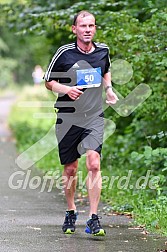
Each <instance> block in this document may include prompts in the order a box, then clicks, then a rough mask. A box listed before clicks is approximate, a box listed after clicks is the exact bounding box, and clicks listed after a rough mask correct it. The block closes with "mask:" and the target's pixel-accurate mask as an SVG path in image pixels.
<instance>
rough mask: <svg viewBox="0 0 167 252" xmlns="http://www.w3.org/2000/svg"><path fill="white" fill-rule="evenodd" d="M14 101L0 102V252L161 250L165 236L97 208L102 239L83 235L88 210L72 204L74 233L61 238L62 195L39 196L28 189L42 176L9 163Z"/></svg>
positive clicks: (12, 152) (13, 155) (13, 154)
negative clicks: (75, 210)
mask: <svg viewBox="0 0 167 252" xmlns="http://www.w3.org/2000/svg"><path fill="white" fill-rule="evenodd" d="M14 100H15V97H14V96H13V95H11V94H10V95H6V96H5V97H2V98H0V252H35V251H38V252H44V251H45V252H46V251H54V252H61V251H62V252H67V251H68V252H69V251H73V252H78V251H79V252H85V251H91V252H103V251H107V252H108V251H113V252H131V251H133V252H141V251H142V252H143V251H144V252H152V251H158V249H159V250H165V249H167V246H166V245H165V241H166V240H167V239H166V238H165V237H161V236H158V235H154V234H145V232H143V230H142V229H138V228H136V227H134V226H132V225H131V220H130V219H129V218H127V217H125V216H117V215H107V214H104V210H103V209H104V206H105V205H104V204H102V203H100V206H99V215H101V216H102V220H101V222H102V224H103V226H104V228H105V229H106V231H107V235H106V236H105V237H99V238H97V237H93V236H92V235H88V234H86V233H85V232H84V229H85V222H86V220H87V215H88V205H87V204H81V203H82V202H81V201H80V200H77V199H76V204H77V206H78V211H79V216H78V220H77V229H76V233H75V234H73V235H65V234H63V233H62V230H61V226H62V223H63V220H64V212H65V209H66V204H65V198H64V195H63V193H62V191H60V190H58V189H56V188H53V189H52V190H51V191H50V192H48V189H47V187H46V188H45V190H44V191H43V192H41V188H40V187H39V188H37V189H32V185H31V182H32V180H31V179H32V178H34V176H37V177H40V176H42V174H41V173H40V172H39V171H38V170H37V169H35V168H34V167H32V168H31V170H26V171H23V170H21V169H20V168H19V167H17V165H16V163H15V160H16V158H17V156H18V153H17V151H16V146H15V141H14V138H13V136H12V134H11V131H10V129H9V128H8V125H7V119H8V116H9V112H10V108H11V105H12V104H13V102H14ZM27 174H29V176H27V177H26V175H27ZM14 177H15V179H14ZM26 178H27V180H26ZM34 181H35V180H34ZM19 183H20V184H19Z"/></svg>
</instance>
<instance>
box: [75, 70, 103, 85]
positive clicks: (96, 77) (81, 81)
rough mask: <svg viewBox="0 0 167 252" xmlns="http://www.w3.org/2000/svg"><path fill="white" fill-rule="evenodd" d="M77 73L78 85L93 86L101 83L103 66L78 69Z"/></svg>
mask: <svg viewBox="0 0 167 252" xmlns="http://www.w3.org/2000/svg"><path fill="white" fill-rule="evenodd" d="M76 74H77V86H80V87H83V88H92V87H99V86H100V85H101V67H97V68H89V69H82V70H76Z"/></svg>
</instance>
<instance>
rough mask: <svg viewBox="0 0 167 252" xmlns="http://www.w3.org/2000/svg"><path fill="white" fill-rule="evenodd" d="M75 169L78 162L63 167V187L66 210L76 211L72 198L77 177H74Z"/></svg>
mask: <svg viewBox="0 0 167 252" xmlns="http://www.w3.org/2000/svg"><path fill="white" fill-rule="evenodd" d="M77 169H78V160H76V161H74V162H73V163H70V164H66V165H65V166H64V172H63V185H64V191H65V197H66V201H67V206H68V210H76V206H75V202H74V196H75V191H76V185H77V177H76V173H77Z"/></svg>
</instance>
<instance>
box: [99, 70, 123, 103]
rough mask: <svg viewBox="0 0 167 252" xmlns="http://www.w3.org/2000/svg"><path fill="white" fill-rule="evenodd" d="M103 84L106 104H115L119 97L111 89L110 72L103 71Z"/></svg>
mask: <svg viewBox="0 0 167 252" xmlns="http://www.w3.org/2000/svg"><path fill="white" fill-rule="evenodd" d="M103 86H104V88H105V91H106V98H107V99H106V103H107V104H109V105H110V104H115V103H116V102H117V101H118V100H119V99H118V97H117V95H116V94H115V93H114V91H113V90H112V85H111V73H110V72H108V73H105V75H104V77H103Z"/></svg>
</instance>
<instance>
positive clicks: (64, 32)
mask: <svg viewBox="0 0 167 252" xmlns="http://www.w3.org/2000/svg"><path fill="white" fill-rule="evenodd" d="M4 2H5V1H4ZM54 2H55V1H52V0H50V1H47V3H45V2H43V1H42V0H38V1H36V3H34V1H28V3H27V2H26V1H25V2H24V4H23V3H22V4H21V3H20V2H19V1H15V3H13V4H12V3H11V5H8V4H4V5H3V8H2V9H3V10H4V11H3V13H2V17H3V18H2V21H1V22H2V23H3V22H4V23H7V24H8V25H9V26H10V29H11V31H13V32H15V34H14V33H13V34H12V33H10V34H9V33H8V32H7V31H8V30H7V28H5V29H4V28H3V25H1V30H2V33H1V34H2V35H1V36H2V37H1V40H0V53H1V56H2V57H1V60H0V65H1V69H4V66H6V67H5V71H4V72H3V73H2V74H4V77H3V78H4V79H5V80H6V82H5V85H4V82H3V81H2V78H1V81H0V85H1V88H2V89H4V86H5V87H10V86H9V83H11V82H13V83H15V84H16V85H17V86H18V87H19V90H20V92H19V98H18V101H17V103H16V105H15V106H14V108H13V111H12V113H11V117H10V126H11V128H12V130H13V132H14V135H15V137H16V140H17V146H18V151H19V152H20V153H22V152H23V151H25V150H26V149H28V148H29V147H30V146H32V145H33V144H35V143H36V142H38V141H39V140H40V139H43V141H41V142H40V148H41V149H42V148H46V149H48V150H49V148H50V149H52V148H51V147H50V146H48V145H49V141H50V138H43V137H44V136H46V135H47V133H48V131H49V129H50V128H51V127H52V126H54V123H55V120H56V113H55V111H54V109H53V107H52V103H53V104H54V101H55V98H56V97H55V95H53V94H52V93H50V92H48V91H47V90H46V89H45V88H44V85H41V86H40V87H34V86H33V85H32V79H31V78H32V77H31V72H32V68H33V66H34V65H35V64H39V63H40V64H41V66H42V67H43V69H46V67H47V64H48V62H49V59H50V58H51V56H52V55H53V54H54V52H55V50H56V48H57V47H59V46H60V45H62V44H64V43H68V42H70V41H72V40H73V39H74V37H73V36H72V35H71V30H70V25H71V20H72V17H73V15H74V13H76V12H77V11H79V10H82V9H88V10H90V11H92V13H94V14H95V15H96V17H97V28H98V32H97V35H96V41H100V42H104V43H106V44H107V45H108V46H109V48H110V56H111V62H112V63H114V62H115V60H117V59H121V60H126V61H127V62H128V63H130V65H131V66H132V69H133V76H132V78H131V79H130V80H129V81H128V82H127V83H126V84H124V85H118V83H117V81H115V83H113V86H114V88H115V90H116V91H117V92H118V93H119V94H121V95H122V96H124V97H126V96H127V95H128V94H130V93H131V92H132V91H133V90H134V89H135V88H136V87H138V86H139V85H140V84H141V83H144V84H146V85H148V87H149V88H150V90H151V94H150V95H148V98H147V99H146V100H145V101H144V102H143V103H141V105H140V106H138V107H137V108H135V109H134V110H133V109H132V107H133V101H131V102H128V103H126V102H125V103H124V104H123V106H122V107H120V111H125V114H124V116H123V115H122V114H120V113H117V112H116V111H115V110H114V109H112V108H107V109H106V110H105V118H107V119H110V121H111V120H112V121H113V123H114V124H115V125H116V130H115V132H114V133H113V134H112V135H111V136H110V137H109V138H108V139H107V140H106V141H105V143H104V145H103V153H102V176H103V182H104V188H103V190H102V200H103V201H104V202H106V204H107V207H106V209H105V211H106V212H108V213H109V212H112V211H116V212H118V213H124V214H132V216H133V217H134V220H135V221H136V223H137V224H138V225H142V226H145V227H146V228H147V229H148V230H151V231H154V232H158V233H161V234H165V235H167V228H166V227H167V182H166V181H167V144H166V143H167V128H166V125H167V89H166V85H167V81H166V74H167V71H166V66H167V60H166V34H165V31H166V21H167V14H166V9H165V1H144V2H143V1H131V0H127V1H124V2H121V1H120V2H118V1H114V0H113V1H111V0H110V1H109V0H108V1H107V0H106V1H98V2H96V3H95V2H92V1H83V2H79V1H62V2H61V3H59V4H55V3H54ZM20 13H21V15H20ZM6 14H8V15H6ZM16 33H17V36H16ZM15 36H16V39H14V38H15ZM8 38H10V39H8ZM13 47H15V48H16V50H15V51H12V48H13ZM25 48H27V49H25ZM25 50H26V52H25ZM27 50H28V51H27ZM27 52H28V53H27ZM6 62H7V63H6ZM5 64H6V65H5ZM113 66H114V65H113ZM111 70H112V68H111ZM116 70H117V69H116ZM117 72H119V69H118V70H117ZM11 73H12V74H11ZM119 74H120V75H119V77H120V78H121V74H122V72H120V73H119ZM124 74H126V73H124ZM6 76H7V77H6ZM24 83H30V85H29V86H24V87H23V84H24ZM146 95H147V94H146ZM135 98H137V99H138V100H139V99H140V94H137V95H136V97H135ZM23 101H29V102H33V101H34V102H36V105H35V106H31V107H30V106H28V107H25V106H23V104H22V105H19V104H21V103H20V102H23ZM48 101H49V102H50V103H49V106H48V105H47V106H46V103H44V102H48ZM50 104H51V105H50ZM132 110H133V112H132ZM128 111H131V112H130V113H129V114H128ZM127 114H128V115H127ZM109 130H110V129H108V131H109ZM51 138H52V135H51ZM53 138H54V136H53ZM53 141H54V140H53ZM39 151H40V149H39ZM36 166H37V167H38V168H40V169H41V170H42V171H43V172H44V173H47V172H48V171H50V172H54V171H55V170H56V169H57V170H61V169H62V167H61V166H60V164H59V159H58V153H57V150H56V149H53V150H51V151H50V152H49V153H48V154H47V155H45V156H44V157H43V158H42V159H40V160H39V161H38V162H37V163H36ZM79 170H80V171H83V176H84V177H85V176H86V169H85V166H84V157H83V158H81V160H80V169H79ZM80 191H81V194H82V195H85V193H86V190H85V187H84V186H83V187H82V188H80Z"/></svg>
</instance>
